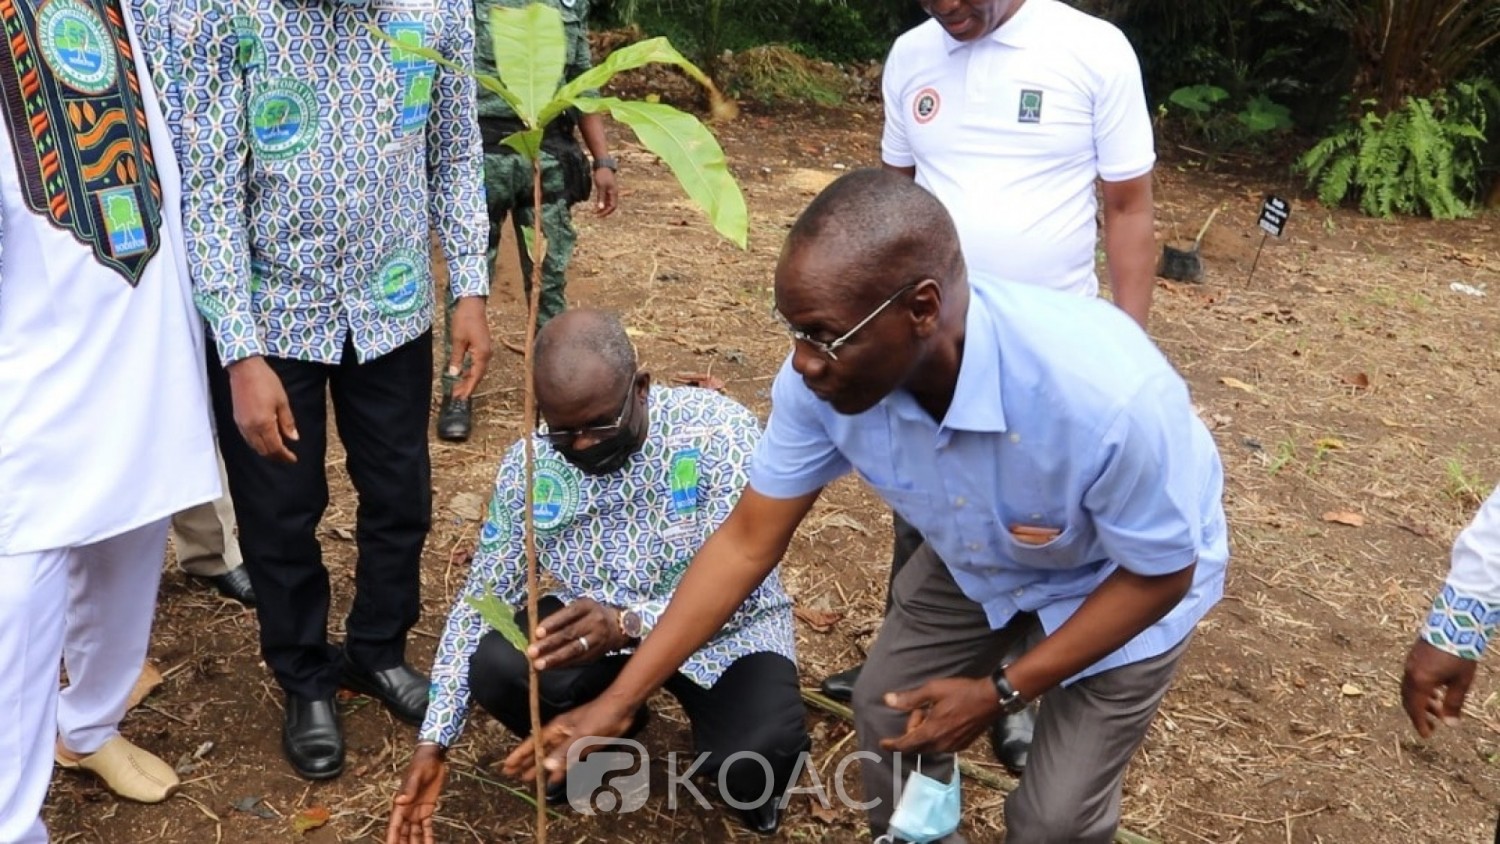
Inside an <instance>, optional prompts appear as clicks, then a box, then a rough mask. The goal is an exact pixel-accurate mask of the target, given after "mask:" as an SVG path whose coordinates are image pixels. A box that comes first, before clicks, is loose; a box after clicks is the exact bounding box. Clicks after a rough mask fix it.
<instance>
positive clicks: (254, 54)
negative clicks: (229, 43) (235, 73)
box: [234, 15, 265, 70]
mask: <svg viewBox="0 0 1500 844" xmlns="http://www.w3.org/2000/svg"><path fill="white" fill-rule="evenodd" d="M234 31H235V36H236V38H238V40H239V49H238V50H237V51H236V53H235V60H236V61H238V62H239V63H240V69H241V70H249V69H251V68H256V67H260V66H261V65H262V64H264V63H265V57H264V53H263V51H264V47H262V46H261V43H260V30H259V28H257V25H256V22H255V19H254V18H252V17H250V16H249V15H235V16H234Z"/></svg>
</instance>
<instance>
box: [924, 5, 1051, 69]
mask: <svg viewBox="0 0 1500 844" xmlns="http://www.w3.org/2000/svg"><path fill="white" fill-rule="evenodd" d="M1045 2H1047V0H1025V2H1024V3H1022V4H1021V8H1019V9H1017V10H1016V13H1015V14H1014V15H1011V16H1010V20H1008V21H1006V22H1005V23H1003V24H1001V25H1000V26H998V27H996V28H995V31H994V32H991V33H990V34H989V35H986V36H985V37H983V38H981V39H979V41H994V42H995V43H996V44H1004V45H1006V46H1007V47H1024V46H1026V44H1027V40H1026V39H1027V37H1028V36H1029V35H1030V34H1031V30H1032V29H1033V28H1034V27H1032V26H1031V23H1032V22H1033V21H1034V19H1035V18H1036V15H1037V13H1038V7H1039V6H1041V5H1042V4H1043V3H1045ZM933 24H934V25H935V26H937V28H938V32H939V33H940V34H941V35H942V36H943V47H944V48H946V49H947V50H948V54H949V55H952V54H954V53H956V52H958V49H959V48H960V47H966V46H969V45H970V44H977V43H979V42H978V41H959V40H958V39H956V38H954V37H953V36H951V35H949V34H948V30H946V29H943V27H942V25H941V24H938V23H937V21H933Z"/></svg>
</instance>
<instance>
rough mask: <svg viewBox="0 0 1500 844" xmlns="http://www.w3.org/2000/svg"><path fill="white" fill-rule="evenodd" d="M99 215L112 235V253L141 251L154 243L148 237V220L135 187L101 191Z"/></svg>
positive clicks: (120, 255) (108, 233)
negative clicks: (142, 215) (142, 216)
mask: <svg viewBox="0 0 1500 844" xmlns="http://www.w3.org/2000/svg"><path fill="white" fill-rule="evenodd" d="M97 196H98V200H99V216H100V218H101V219H103V220H104V231H105V233H106V234H107V235H108V236H109V241H108V242H109V254H111V255H113V256H115V257H116V258H121V257H124V256H126V255H139V254H140V253H142V252H145V251H146V249H147V248H148V247H149V246H150V245H151V241H150V240H149V239H148V238H147V237H146V221H145V220H144V219H142V218H141V204H140V201H139V200H137V199H136V195H135V188H134V187H120V188H110V189H109V190H106V191H100V192H99V193H98V195H97Z"/></svg>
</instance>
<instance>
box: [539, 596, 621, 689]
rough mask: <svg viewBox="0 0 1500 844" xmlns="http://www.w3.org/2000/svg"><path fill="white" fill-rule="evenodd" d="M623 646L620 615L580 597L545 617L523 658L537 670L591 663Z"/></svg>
mask: <svg viewBox="0 0 1500 844" xmlns="http://www.w3.org/2000/svg"><path fill="white" fill-rule="evenodd" d="M625 644H626V641H625V634H624V633H622V632H620V618H619V614H618V613H617V612H616V611H615V610H614V608H612V607H606V606H605V605H603V604H601V603H599V602H598V601H595V600H594V599H592V598H579V599H578V600H576V601H574V602H572V603H570V604H568V605H567V606H565V607H563V608H562V609H560V610H558V611H557V612H555V613H553V614H551V615H549V616H547V617H546V618H545V619H543V620H542V623H541V624H539V625H537V628H536V641H535V642H532V643H531V647H529V648H527V649H526V655H527V656H529V657H531V661H532V662H533V663H534V664H535V665H536V670H538V671H546V670H547V669H549V668H565V667H567V666H569V665H582V664H587V663H590V662H593V661H595V660H597V659H598V658H599V657H601V656H604V655H605V654H607V653H609V652H610V651H615V650H619V649H620V648H622V647H624V646H625Z"/></svg>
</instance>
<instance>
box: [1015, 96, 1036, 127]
mask: <svg viewBox="0 0 1500 844" xmlns="http://www.w3.org/2000/svg"><path fill="white" fill-rule="evenodd" d="M1016 120H1017V122H1020V123H1041V122H1042V92H1041V91H1032V90H1023V91H1021V109H1020V113H1019V114H1017V115H1016Z"/></svg>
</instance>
